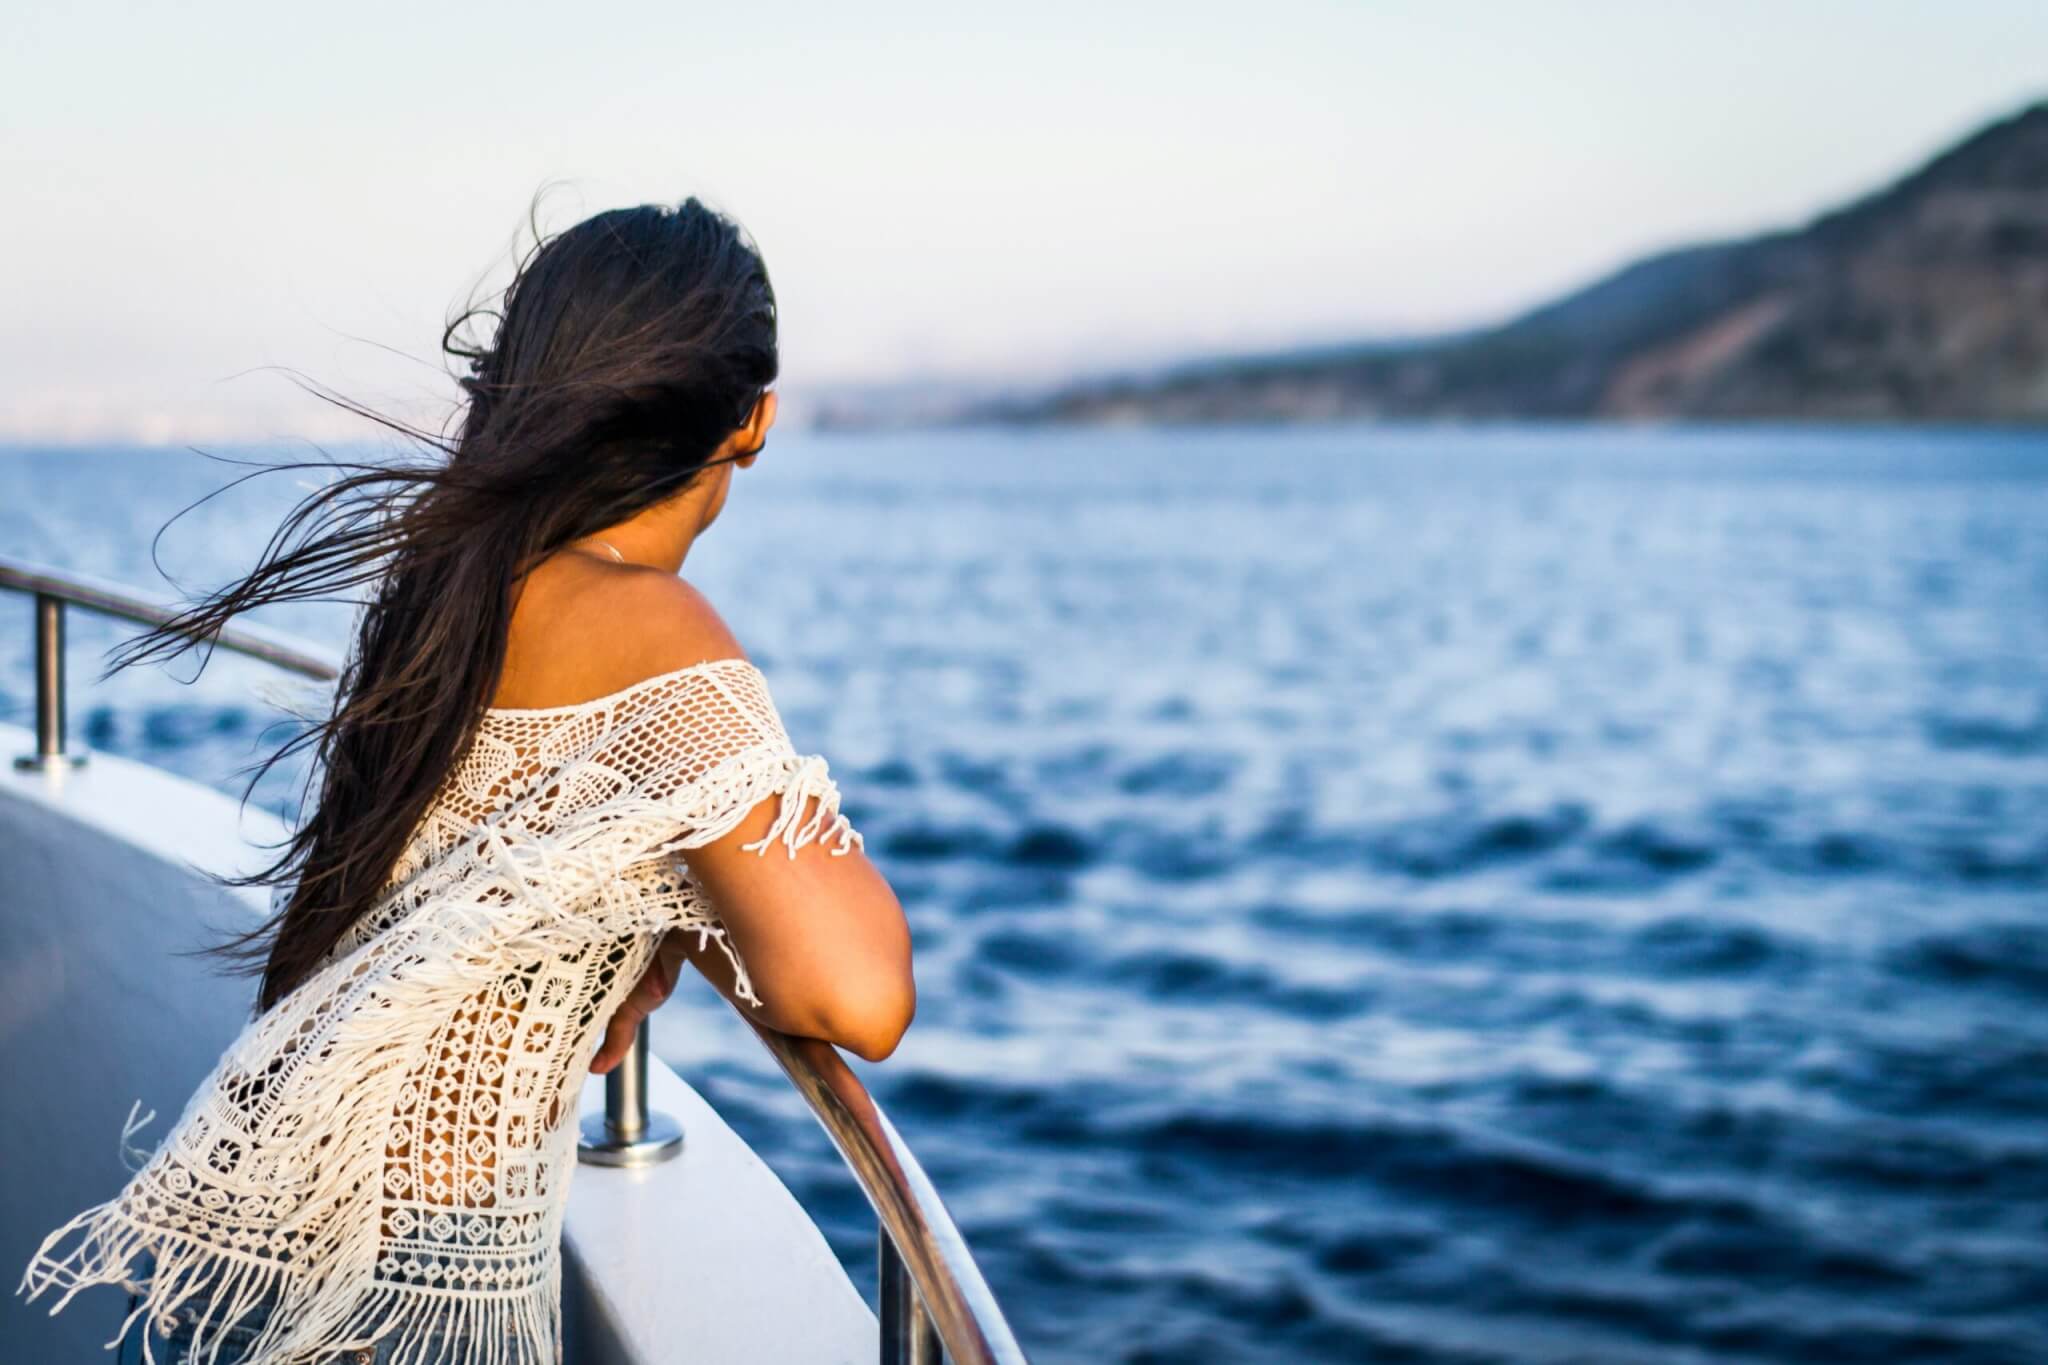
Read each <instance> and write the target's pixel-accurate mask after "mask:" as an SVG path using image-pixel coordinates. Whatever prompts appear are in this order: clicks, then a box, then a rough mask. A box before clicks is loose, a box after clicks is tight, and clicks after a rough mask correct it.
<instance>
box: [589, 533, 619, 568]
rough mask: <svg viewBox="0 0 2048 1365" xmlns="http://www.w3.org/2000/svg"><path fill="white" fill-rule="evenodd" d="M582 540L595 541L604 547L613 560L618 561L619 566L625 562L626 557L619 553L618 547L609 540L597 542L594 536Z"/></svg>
mask: <svg viewBox="0 0 2048 1365" xmlns="http://www.w3.org/2000/svg"><path fill="white" fill-rule="evenodd" d="M584 539H586V540H596V541H597V543H598V544H600V545H602V546H604V547H605V549H607V550H610V551H611V552H612V558H613V559H616V560H618V561H619V563H621V564H623V563H625V562H626V557H625V556H624V555H622V554H620V553H619V547H618V546H616V545H614V544H612V543H611V542H610V541H609V540H599V539H598V537H596V536H585V537H584Z"/></svg>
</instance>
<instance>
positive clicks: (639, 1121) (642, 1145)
mask: <svg viewBox="0 0 2048 1365" xmlns="http://www.w3.org/2000/svg"><path fill="white" fill-rule="evenodd" d="M647 1051H648V1048H647V1021H646V1020H645V1019H642V1020H641V1021H640V1031H639V1032H638V1033H637V1034H635V1035H634V1036H633V1046H632V1047H630V1048H628V1049H627V1051H626V1056H625V1059H624V1060H622V1061H621V1062H620V1063H619V1064H618V1065H617V1066H615V1067H613V1068H612V1069H611V1070H610V1071H608V1072H606V1073H605V1077H604V1112H603V1113H602V1114H592V1115H590V1116H589V1117H588V1118H586V1119H584V1120H583V1132H582V1138H581V1140H580V1141H579V1142H577V1144H576V1159H577V1160H578V1161H583V1162H588V1163H589V1164H590V1165H592V1166H652V1165H654V1164H655V1163H656V1162H658V1161H667V1160H668V1159H669V1158H670V1157H672V1156H675V1155H677V1154H678V1153H680V1152H681V1151H682V1150H683V1130H682V1126H681V1125H680V1124H678V1123H677V1122H676V1121H675V1120H674V1119H672V1118H670V1117H669V1116H668V1115H667V1114H660V1113H655V1114H650V1113H648V1112H647Z"/></svg>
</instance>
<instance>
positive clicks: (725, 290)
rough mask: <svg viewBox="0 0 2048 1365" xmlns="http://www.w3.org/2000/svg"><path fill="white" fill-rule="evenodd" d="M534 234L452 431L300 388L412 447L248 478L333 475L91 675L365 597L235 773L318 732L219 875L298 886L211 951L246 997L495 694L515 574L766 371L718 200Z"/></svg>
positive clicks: (373, 874)
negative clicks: (250, 614) (292, 806)
mask: <svg viewBox="0 0 2048 1365" xmlns="http://www.w3.org/2000/svg"><path fill="white" fill-rule="evenodd" d="M536 202H537V201H536ZM534 238H535V240H534V243H533V246H532V247H531V249H530V250H528V251H527V252H526V253H525V255H524V257H523V259H521V260H520V261H519V263H518V266H517V269H516V270H515V273H514V278H513V280H512V283H511V284H510V285H509V286H508V287H507V288H506V290H505V293H504V298H503V303H502V306H501V308H499V309H497V310H495V312H494V311H493V310H490V309H487V308H483V307H480V306H477V305H475V304H472V305H470V306H469V307H467V308H466V309H464V310H463V311H462V312H461V313H460V314H459V315H458V316H457V317H455V318H453V319H451V320H450V321H449V323H448V326H447V329H446V330H445V331H444V332H443V334H442V338H441V345H442V349H443V351H444V352H446V353H447V354H448V355H451V356H454V357H458V358H460V359H463V360H466V361H468V362H469V370H470V373H469V375H468V376H466V377H464V378H462V379H461V380H460V383H461V387H462V389H463V390H464V392H465V393H466V395H467V401H466V405H465V406H466V410H461V409H458V413H459V419H460V420H459V423H458V422H457V421H456V420H455V419H454V418H453V417H451V421H450V423H449V425H450V426H452V427H455V428H456V435H454V436H453V437H452V438H450V437H448V436H445V435H437V434H434V433H430V432H428V431H425V430H422V429H421V428H419V427H417V426H415V425H412V424H409V423H406V422H404V421H401V420H398V419H395V418H391V417H387V416H384V415H381V414H379V413H377V412H374V411H372V410H371V409H369V408H367V407H365V406H363V405H361V404H359V403H357V402H355V401H353V400H350V399H347V398H344V397H340V396H338V395H335V394H332V393H331V392H329V391H327V390H325V389H323V388H315V389H314V391H315V392H317V393H318V394H319V396H321V397H323V398H325V399H327V400H328V401H331V402H335V403H337V404H338V405H340V406H342V407H344V408H346V409H348V410H349V411H351V412H353V413H355V414H357V415H359V416H361V417H363V418H366V419H368V420H370V421H372V422H374V423H376V424H378V425H380V426H382V427H385V428H388V429H389V430H391V431H395V432H397V433H398V434H399V435H400V436H402V437H404V438H406V440H407V441H408V442H411V443H416V446H417V450H418V457H416V458H415V457H412V456H411V455H410V453H409V454H408V456H407V457H405V458H400V459H396V460H391V459H386V460H369V461H361V460H337V459H335V458H333V457H331V456H326V457H324V458H322V459H318V460H311V461H291V462H280V463H264V464H263V466H262V468H260V469H259V470H257V471H255V472H256V473H263V472H272V471H276V470H282V469H306V468H313V469H318V470H323V471H328V472H330V473H333V474H335V475H336V477H333V478H331V479H330V480H329V481H328V482H327V483H325V484H324V486H321V487H319V488H317V489H316V490H315V491H314V492H312V493H311V494H309V495H307V496H306V497H305V498H303V499H301V500H300V501H299V502H298V503H297V504H296V505H295V506H294V507H293V508H292V510H291V511H290V512H289V513H288V514H287V515H286V517H285V519H284V521H283V523H282V524H281V525H280V526H279V528H278V530H277V531H276V532H275V534H273V535H272V537H271V539H270V541H269V543H268V545H266V547H265V548H264V551H263V554H262V557H261V559H260V561H259V562H258V564H257V565H256V567H255V568H253V569H251V570H250V571H249V573H248V574H247V575H246V576H245V577H243V578H241V579H240V580H238V581H236V582H234V583H230V584H229V585H227V586H226V587H223V588H220V589H218V590H217V591H215V592H213V593H211V594H210V595H208V596H206V597H204V598H203V599H201V600H199V601H198V602H197V603H196V604H194V605H192V606H191V607H189V608H188V609H186V610H184V611H183V612H181V613H180V614H179V615H178V616H177V617H175V618H174V619H172V620H170V621H168V622H167V623H165V624H164V625H162V626H160V627H157V628H155V629H152V630H150V631H149V632H147V633H146V634H143V635H140V636H137V637H136V638H134V639H132V640H129V641H127V642H125V643H124V644H123V645H122V646H120V647H119V648H118V649H117V650H116V651H115V652H114V654H113V655H112V656H111V657H112V660H113V661H112V663H111V664H110V666H109V667H108V669H107V672H108V673H113V672H115V671H117V670H118V669H121V668H125V667H128V666H130V665H132V664H135V663H140V662H142V661H144V660H148V659H170V658H174V657H176V656H178V655H180V654H182V653H183V652H185V651H186V650H189V649H191V648H193V647H194V646H195V645H197V644H199V643H200V642H202V641H205V640H208V639H210V638H211V637H212V636H213V634H214V633H215V632H216V631H218V630H219V629H220V627H221V626H223V625H225V624H226V623H227V622H228V621H229V620H230V619H232V618H233V617H235V616H236V615H238V614H240V613H242V612H244V611H248V610H249V609H250V608H252V607H258V606H263V605H265V604H269V603H276V602H286V601H310V600H320V601H334V600H342V601H352V602H355V603H357V604H358V605H359V607H360V609H361V610H360V616H359V624H358V627H357V631H356V635H355V638H354V640H353V642H352V646H351V649H350V652H349V655H348V657H347V660H346V663H345V665H344V667H343V670H342V674H341V677H340V679H339V680H338V681H337V683H336V687H335V702H334V706H333V708H332V711H331V714H329V715H328V716H327V717H326V718H325V719H324V720H320V721H318V722H317V723H314V724H312V725H310V726H308V727H307V728H305V729H303V730H301V731H300V732H299V733H298V734H296V735H295V736H294V737H293V738H292V739H291V740H290V741H289V742H288V743H286V744H285V745H284V746H283V747H282V748H280V749H278V750H277V751H276V752H275V753H273V754H271V755H270V757H269V758H268V759H267V760H266V761H265V762H264V763H262V764H261V765H260V766H259V767H258V768H257V770H256V774H255V776H254V777H253V778H252V779H251V780H250V783H249V790H250V791H253V790H254V789H255V786H256V784H257V782H259V781H260V780H261V779H262V777H263V775H264V774H265V773H266V772H268V771H269V769H270V768H271V767H272V766H273V765H275V764H276V763H277V762H279V761H280V760H282V759H283V758H285V757H286V755H288V754H290V753H292V752H294V751H295V750H298V749H301V748H304V747H306V746H309V745H310V746H314V751H315V762H314V764H313V765H312V768H311V769H310V771H309V775H308V784H307V791H309V792H310V791H311V790H312V786H313V781H314V775H315V774H317V776H318V783H319V796H318V799H317V801H315V802H314V803H313V804H312V806H311V808H310V811H309V812H307V813H306V814H304V816H303V818H302V819H301V820H300V821H299V823H298V824H297V826H296V828H295V830H294V832H293V834H292V835H291V837H290V839H289V840H288V841H286V842H285V844H284V845H283V848H284V852H283V854H282V855H281V856H279V857H278V859H277V860H276V861H275V862H273V863H271V864H270V865H269V866H268V867H266V868H263V869H261V870H258V871H256V872H253V873H249V874H246V875H243V876H233V877H231V876H225V875H222V876H217V877H216V880H217V881H219V882H220V883H222V884H225V885H240V886H247V885H258V884H267V885H281V884H283V883H285V882H287V881H292V882H293V883H294V884H293V886H292V889H291V893H290V896H289V898H288V899H287V900H286V901H285V903H284V904H283V905H282V906H281V907H279V908H278V910H277V913H276V914H275V915H273V916H272V917H271V918H269V919H268V920H266V921H265V922H264V923H263V924H261V925H259V926H258V927H256V928H254V929H252V930H249V931H247V932H245V933H240V934H236V935H234V936H233V937H232V938H231V939H229V940H228V941H227V942H225V943H221V944H217V945H214V946H212V947H210V948H208V949H207V950H206V951H207V952H209V953H212V954H217V955H220V956H222V957H225V958H228V959H231V960H233V962H234V963H235V964H236V966H235V967H234V968H232V970H238V971H240V972H241V973H243V974H247V975H255V974H256V973H257V972H258V970H259V964H260V972H261V976H262V988H261V991H260V993H259V996H258V1004H257V1008H258V1011H259V1012H261V1011H265V1010H268V1009H269V1008H270V1006H271V1005H273V1004H275V1003H276V1002H277V1000H278V999H280V998H281V997H282V996H284V995H285V994H286V993H288V992H289V991H290V990H291V989H292V988H293V987H294V986H296V985H297V984H299V983H300V982H301V981H302V980H304V979H305V978H306V977H307V976H308V975H309V974H310V973H311V971H312V969H313V968H314V967H315V966H316V965H317V964H318V962H319V960H320V959H321V957H322V956H323V955H324V954H325V953H326V952H327V951H328V950H329V949H330V948H332V947H333V946H334V945H335V943H336V942H338V941H339V940H340V938H341V936H342V935H343V934H344V933H345V932H346V931H347V930H348V928H349V926H350V925H352V924H354V923H355V922H356V921H357V920H358V919H360V918H361V917H362V916H363V915H364V914H365V913H367V912H368V911H369V910H370V909H371V908H372V906H373V904H374V903H375V901H376V899H377V896H378V894H379V892H380V890H382V889H383V887H384V885H385V883H386V882H387V880H388V878H389V876H390V874H391V873H392V871H393V869H394V867H395V865H396V863H397V860H398V858H399V856H400V855H401V854H402V853H403V852H404V850H405V846H406V843H407V841H408V840H409V839H410V837H411V836H412V834H413V833H414V832H415V830H416V828H417V826H418V824H419V822H420V820H421V819H422V818H423V817H424V816H425V814H426V809H427V806H428V804H429V803H430V802H431V801H432V799H433V797H434V795H435V793H436V792H437V791H438V789H439V788H440V786H441V784H442V782H443V780H444V778H445V777H446V775H447V774H448V772H449V771H450V769H451V768H452V767H453V766H454V765H455V764H456V763H458V762H460V761H461V759H462V756H463V753H464V751H465V750H466V748H467V747H468V744H469V742H470V739H471V736H472V734H473V732H474V728H475V725H476V723H477V721H478V720H479V719H480V717H481V714H482V712H483V711H484V709H485V708H486V707H488V706H489V704H490V699H491V697H492V695H493V693H494V692H495V691H496V687H497V681H498V675H499V671H500V669H501V668H502V666H503V664H504V659H505V650H506V634H507V629H508V627H509V625H510V622H511V617H512V602H513V587H514V583H515V581H516V580H517V579H518V578H519V577H520V576H521V575H523V574H524V573H525V572H526V571H527V570H528V569H529V568H530V567H532V566H533V565H534V564H536V563H538V562H539V561H540V560H542V559H544V558H545V557H546V556H548V555H549V554H551V553H553V552H554V551H555V550H557V549H559V548H560V547H561V546H563V545H565V544H567V543H568V542H570V541H572V540H575V539H577V538H578V537H581V536H587V535H589V534H590V533H592V532H594V531H597V530H600V529H602V528H603V527H606V526H609V525H611V524H613V523H615V522H618V521H621V520H623V519H625V518H627V517H629V516H632V515H633V514H634V513H636V512H638V511H640V510H641V509H643V508H646V507H648V506H650V505H652V504H654V503H657V502H660V501H662V500H663V499H665V498H668V497H670V496H673V495H674V494H676V493H678V492H680V491H681V490H682V489H683V488H684V487H685V486H687V485H688V484H689V483H690V482H691V481H692V480H693V479H694V478H695V477H696V476H697V475H698V473H699V472H701V471H702V470H703V469H705V468H706V467H707V465H708V464H709V463H711V462H712V461H711V458H710V457H711V456H713V455H714V454H715V453H716V452H717V450H718V448H719V446H720V445H721V444H722V443H723V442H724V440H725V439H726V438H727V437H728V436H730V435H731V434H732V433H733V432H734V430H735V429H736V428H738V427H740V426H741V425H743V424H744V423H745V422H746V420H747V418H748V416H749V415H750V413H751V412H752V410H753V407H754V405H755V404H756V403H757V402H758V401H759V400H760V398H761V396H762V394H763V393H764V392H765V391H766V390H767V388H768V386H769V385H770V384H771V383H773V382H774V380H775V377H776V373H777V355H776V309H775V295H774V291H773V289H772V288H771V287H770V284H769V280H768V272H767V268H766V266H765V265H764V264H763V262H762V260H761V255H760V252H759V251H758V250H757V249H756V247H755V246H754V244H753V242H752V241H751V239H750V238H748V237H747V235H746V234H745V232H744V231H743V230H742V229H741V228H740V227H739V225H738V224H736V223H735V222H733V221H732V220H731V219H730V218H728V217H726V216H725V215H724V214H721V213H719V212H717V211H716V210H713V209H710V208H707V207H706V206H704V205H703V204H701V203H699V202H698V201H697V200H696V199H694V198H691V199H686V200H684V201H683V202H682V203H681V204H680V205H678V206H676V207H675V208H673V209H671V208H668V207H666V206H663V205H643V206H641V207H639V208H626V209H614V210H611V211H609V212H605V213H600V214H597V215H596V216H595V217H592V218H588V219H586V220H584V221H583V222H580V223H578V224H576V225H575V226H574V227H571V228H568V229H566V230H565V231H562V232H560V233H558V234H555V235H553V236H551V237H544V236H543V235H542V234H541V233H540V232H539V231H538V230H537V229H536V231H535V233H534ZM489 316H496V317H497V319H498V326H497V331H496V336H495V338H494V339H493V340H492V341H491V342H490V343H489V344H488V345H487V346H486V345H481V344H472V343H468V342H465V341H463V340H458V333H460V332H462V331H464V329H465V328H467V327H469V326H471V325H472V324H474V323H475V321H476V320H477V319H479V318H483V317H489ZM323 454H324V453H323ZM724 458H727V459H731V458H737V456H727V457H724ZM248 477H252V476H251V475H243V476H242V478H248ZM240 481H241V480H240V479H237V480H236V481H235V482H237V483H239V482H240ZM230 486H232V485H230ZM362 590H367V594H365V593H364V592H363V591H362ZM202 667H203V664H202ZM246 799H247V793H245V794H244V800H246Z"/></svg>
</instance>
